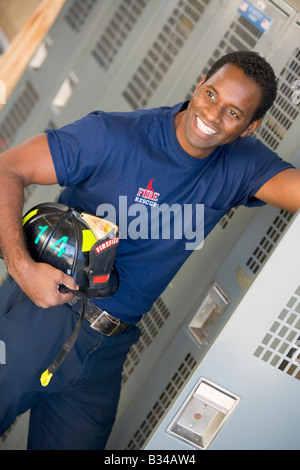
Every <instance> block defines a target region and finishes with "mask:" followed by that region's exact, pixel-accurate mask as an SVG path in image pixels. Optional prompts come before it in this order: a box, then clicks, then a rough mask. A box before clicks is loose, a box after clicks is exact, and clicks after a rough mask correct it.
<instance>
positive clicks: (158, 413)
mask: <svg viewBox="0 0 300 470" xmlns="http://www.w3.org/2000/svg"><path fill="white" fill-rule="evenodd" d="M196 365H197V361H196V360H195V359H194V358H193V356H192V355H191V354H187V356H186V357H185V359H184V361H183V362H182V363H181V364H180V366H179V368H178V369H177V371H176V372H175V374H174V375H173V377H172V378H171V380H170V382H169V383H168V384H167V386H166V387H165V389H164V390H163V392H162V393H161V395H160V396H159V398H158V400H157V401H156V402H155V404H154V406H153V407H152V409H151V410H149V412H148V414H147V416H146V417H145V419H144V421H143V422H142V424H141V426H140V427H139V429H138V430H137V431H136V432H135V434H134V435H133V437H132V438H131V440H130V441H129V442H128V444H127V446H126V448H125V450H138V449H141V448H142V446H143V444H144V443H145V442H146V440H147V438H148V437H149V435H150V434H151V432H152V431H153V429H154V428H155V426H156V425H157V423H158V421H159V420H160V418H161V417H162V416H163V414H164V412H165V411H166V410H167V408H168V406H169V405H170V404H171V403H172V401H173V400H174V398H175V397H176V395H177V394H178V392H179V391H180V389H181V387H182V386H183V385H184V384H185V383H186V381H187V379H188V378H189V377H190V375H191V373H192V372H193V370H194V368H195V367H196Z"/></svg>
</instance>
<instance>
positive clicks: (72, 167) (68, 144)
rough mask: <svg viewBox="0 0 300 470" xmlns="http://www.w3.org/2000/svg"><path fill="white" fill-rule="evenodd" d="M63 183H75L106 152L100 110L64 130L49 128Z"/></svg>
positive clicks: (49, 140)
mask: <svg viewBox="0 0 300 470" xmlns="http://www.w3.org/2000/svg"><path fill="white" fill-rule="evenodd" d="M46 134H47V138H48V144H49V148H50V152H51V155H52V159H53V163H54V167H55V171H56V175H57V180H58V183H59V185H60V186H74V185H76V184H78V183H80V182H82V181H83V180H85V179H86V178H88V177H89V176H90V175H91V174H92V172H93V171H94V168H95V166H96V165H97V164H98V163H99V159H100V158H101V154H102V143H103V139H102V135H103V131H102V125H101V117H100V115H99V113H97V112H95V113H91V114H88V115H87V116H85V117H84V118H82V119H80V120H78V121H75V122H74V123H72V124H69V125H67V126H64V127H62V128H60V129H57V130H54V129H48V130H47V131H46Z"/></svg>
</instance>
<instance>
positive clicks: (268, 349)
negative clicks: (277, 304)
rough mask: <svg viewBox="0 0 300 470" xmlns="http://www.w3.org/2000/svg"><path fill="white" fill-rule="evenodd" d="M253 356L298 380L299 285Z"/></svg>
mask: <svg viewBox="0 0 300 470" xmlns="http://www.w3.org/2000/svg"><path fill="white" fill-rule="evenodd" d="M254 356H255V357H257V358H259V359H261V360H262V361H264V362H266V363H267V364H269V365H271V366H273V367H276V369H279V370H281V371H282V372H285V373H286V374H288V375H290V376H291V377H294V378H295V379H297V380H300V285H299V287H298V289H297V290H296V292H295V293H294V294H293V295H292V296H291V298H290V300H289V301H288V302H287V304H286V306H285V307H284V308H283V309H282V311H281V312H280V314H279V315H278V317H277V319H276V321H275V322H274V323H273V324H272V326H271V328H270V330H269V331H268V333H267V334H266V335H265V337H264V338H263V339H262V341H261V344H260V345H259V346H258V348H257V349H256V351H255V352H254Z"/></svg>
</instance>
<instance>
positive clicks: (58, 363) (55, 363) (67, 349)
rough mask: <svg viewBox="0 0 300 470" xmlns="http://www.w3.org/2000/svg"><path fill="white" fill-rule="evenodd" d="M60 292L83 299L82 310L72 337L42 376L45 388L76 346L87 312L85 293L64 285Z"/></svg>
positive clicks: (60, 287)
mask: <svg viewBox="0 0 300 470" xmlns="http://www.w3.org/2000/svg"><path fill="white" fill-rule="evenodd" d="M59 290H60V292H70V293H72V294H74V295H78V296H79V297H80V298H81V308H80V312H79V318H78V321H77V323H76V325H75V328H74V331H73V333H72V335H71V336H70V337H69V338H68V339H67V340H66V341H65V343H64V345H63V347H62V348H61V350H60V352H59V353H58V355H57V356H56V358H55V359H54V361H53V362H52V364H51V365H50V366H49V367H48V369H47V370H45V372H43V374H42V375H41V378H40V381H41V384H42V386H43V387H47V385H48V384H49V382H50V380H51V378H52V376H53V374H54V373H55V372H56V371H57V369H58V368H59V367H60V366H61V364H62V362H63V361H64V360H65V358H66V356H67V355H68V354H69V352H70V351H71V349H72V348H73V346H74V344H75V342H76V340H77V338H78V335H79V332H80V330H81V327H82V323H83V320H84V313H85V311H86V304H87V297H86V295H85V294H84V293H83V292H81V291H80V290H72V289H69V288H68V287H66V286H65V285H63V284H60V285H59Z"/></svg>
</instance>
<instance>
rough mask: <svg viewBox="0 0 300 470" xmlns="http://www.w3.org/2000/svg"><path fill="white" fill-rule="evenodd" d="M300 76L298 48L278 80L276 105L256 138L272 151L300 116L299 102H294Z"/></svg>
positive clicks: (256, 133) (268, 114) (258, 130)
mask: <svg viewBox="0 0 300 470" xmlns="http://www.w3.org/2000/svg"><path fill="white" fill-rule="evenodd" d="M299 76H300V49H299V48H297V49H296V50H295V51H294V53H293V54H292V56H291V57H290V58H289V60H288V61H287V63H286V65H285V67H284V68H283V69H282V71H281V73H280V75H279V80H278V93H277V98H276V101H275V103H274V104H273V106H272V108H271V109H270V110H269V111H268V113H267V114H266V116H265V118H264V122H263V124H262V126H261V127H259V128H258V129H257V131H256V132H255V137H257V138H258V139H260V140H261V141H263V142H264V143H265V144H266V145H268V147H270V148H271V149H272V150H276V149H277V147H278V145H279V144H280V142H281V140H282V139H283V138H284V137H285V136H286V133H287V131H288V130H289V129H290V127H291V125H292V124H293V121H294V120H295V119H296V117H297V116H298V114H299V103H297V101H298V100H293V94H294V92H295V88H293V84H294V83H296V80H297V79H299Z"/></svg>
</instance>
